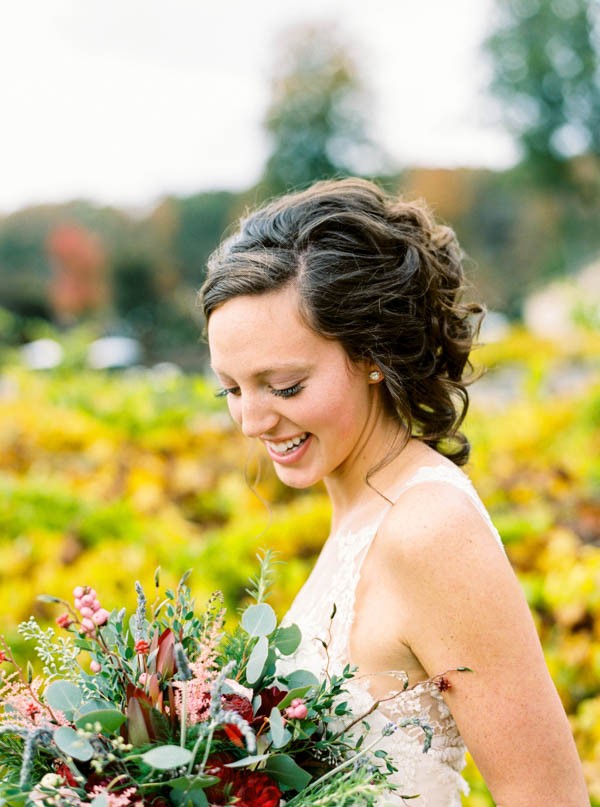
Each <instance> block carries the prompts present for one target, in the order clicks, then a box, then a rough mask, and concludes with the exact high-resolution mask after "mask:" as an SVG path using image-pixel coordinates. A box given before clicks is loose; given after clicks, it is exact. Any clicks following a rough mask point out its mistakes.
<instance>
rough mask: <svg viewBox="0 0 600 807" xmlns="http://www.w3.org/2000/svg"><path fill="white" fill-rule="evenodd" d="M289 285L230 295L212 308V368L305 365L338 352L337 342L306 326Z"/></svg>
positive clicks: (236, 372) (253, 370) (246, 371)
mask: <svg viewBox="0 0 600 807" xmlns="http://www.w3.org/2000/svg"><path fill="white" fill-rule="evenodd" d="M298 302H299V300H298V293H297V291H296V289H295V288H294V287H293V286H287V287H285V288H283V289H279V290H277V291H274V292H268V293H266V294H258V295H251V296H240V297H234V298H233V299H231V300H228V301H227V302H226V303H224V304H223V305H222V306H219V308H217V309H216V310H215V311H213V313H212V314H211V317H210V320H209V323H208V344H209V348H210V354H211V364H212V366H213V368H214V370H215V371H216V372H217V373H222V374H225V375H228V376H231V377H233V378H236V379H237V378H239V377H241V376H242V375H248V376H250V375H254V374H257V373H263V372H266V371H269V370H276V369H280V368H285V366H292V365H294V364H297V365H304V366H306V365H308V364H314V363H315V362H316V361H319V360H321V359H326V358H327V357H330V356H331V353H332V351H333V352H335V353H337V352H340V351H341V352H342V353H343V349H342V347H341V345H339V344H338V343H337V342H332V341H331V340H328V339H325V338H324V337H323V336H321V335H320V334H318V333H316V332H315V331H313V330H312V329H311V328H309V327H308V326H307V325H306V324H305V322H304V320H303V319H302V317H301V315H300V310H299V305H298Z"/></svg>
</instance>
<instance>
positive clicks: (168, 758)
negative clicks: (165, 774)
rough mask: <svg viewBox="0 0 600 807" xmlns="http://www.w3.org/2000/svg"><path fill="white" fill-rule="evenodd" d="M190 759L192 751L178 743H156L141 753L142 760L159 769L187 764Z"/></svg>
mask: <svg viewBox="0 0 600 807" xmlns="http://www.w3.org/2000/svg"><path fill="white" fill-rule="evenodd" d="M191 759H192V752H191V751H189V750H188V749H187V748H182V747H181V746H180V745H157V746H155V747H154V748H151V749H150V750H149V751H146V753H145V754H142V755H141V760H142V762H145V763H146V765H150V767H151V768H157V769H158V770H161V771H168V770H171V769H172V768H179V767H180V766H182V765H187V764H188V763H189V762H190V760H191Z"/></svg>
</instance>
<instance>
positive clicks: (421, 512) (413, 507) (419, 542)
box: [378, 481, 510, 574]
mask: <svg viewBox="0 0 600 807" xmlns="http://www.w3.org/2000/svg"><path fill="white" fill-rule="evenodd" d="M378 540H379V549H380V551H381V552H382V553H383V555H384V556H385V557H386V558H387V560H388V561H390V562H392V563H394V565H398V567H399V568H400V569H402V568H407V567H410V569H411V571H412V573H413V574H414V573H415V572H417V571H418V570H419V569H424V570H427V567H428V566H432V567H434V568H435V569H437V570H440V569H444V568H446V569H447V568H448V567H452V566H458V567H459V568H462V569H464V568H465V564H466V562H467V560H468V558H472V559H474V558H477V557H479V558H480V560H481V562H485V563H486V564H487V563H490V562H491V561H493V562H494V563H498V564H500V565H501V566H504V567H507V568H510V567H509V564H508V562H507V560H506V556H505V554H504V552H503V550H502V548H501V546H500V545H499V543H498V540H497V538H496V535H495V534H494V533H493V532H492V530H491V528H490V526H489V524H488V523H487V522H486V520H485V519H484V518H483V517H482V514H481V513H480V512H479V510H478V509H477V507H476V506H475V503H474V502H473V500H472V499H471V498H470V496H468V495H467V494H466V493H465V492H463V491H462V490H461V489H460V488H458V487H456V486H454V485H450V484H447V483H445V482H432V481H430V482H427V483H426V484H418V485H414V486H412V487H410V488H409V489H408V490H406V491H405V492H404V493H403V494H402V495H401V496H400V498H399V499H398V501H397V502H396V503H395V504H394V505H393V507H392V508H391V509H390V511H389V512H388V514H387V515H386V517H385V519H384V521H383V522H382V524H381V526H380V528H379V538H378Z"/></svg>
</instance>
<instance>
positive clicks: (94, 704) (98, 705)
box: [74, 698, 113, 720]
mask: <svg viewBox="0 0 600 807" xmlns="http://www.w3.org/2000/svg"><path fill="white" fill-rule="evenodd" d="M112 708H113V706H112V704H110V703H109V702H108V701H103V700H100V698H92V699H91V700H89V701H84V702H83V703H82V704H81V706H79V707H78V708H77V712H76V713H75V715H74V717H75V719H76V720H78V719H79V718H80V717H81V716H82V715H87V714H89V713H90V712H98V711H100V710H102V709H112Z"/></svg>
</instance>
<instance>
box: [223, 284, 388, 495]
mask: <svg viewBox="0 0 600 807" xmlns="http://www.w3.org/2000/svg"><path fill="white" fill-rule="evenodd" d="M208 341H209V347H210V353H211V364H212V367H213V369H214V372H215V374H216V376H217V378H218V380H219V383H220V384H221V385H222V388H223V394H225V395H227V403H228V405H229V411H230V413H231V415H232V417H233V419H234V420H235V421H236V422H237V423H238V424H239V425H240V427H241V429H242V431H243V433H244V434H245V435H247V436H248V437H256V438H258V439H259V440H261V441H262V442H263V443H264V445H265V447H266V449H267V452H268V454H269V456H270V458H271V460H272V461H273V463H274V464H275V469H276V472H277V475H278V476H279V478H280V479H281V480H282V482H284V483H285V484H286V485H289V486H291V487H296V488H304V487H307V486H309V485H312V484H314V483H315V482H318V481H319V480H321V479H327V478H328V477H332V476H336V475H340V474H344V473H345V472H347V471H348V470H349V469H350V468H351V467H352V464H353V460H354V458H356V457H358V456H359V454H360V452H361V450H362V448H364V442H365V439H366V437H367V436H368V434H369V432H370V426H371V422H370V419H372V417H373V413H374V403H375V400H376V397H377V395H376V392H375V388H376V385H374V384H373V383H370V381H369V377H368V373H369V370H370V369H371V370H372V369H373V367H369V366H368V365H367V364H366V363H365V364H363V363H360V364H354V363H352V362H350V360H349V359H348V357H347V355H346V352H345V351H344V349H343V348H342V346H341V345H340V344H339V343H338V342H335V341H332V340H329V339H325V338H324V337H322V336H321V335H320V334H318V333H315V332H314V331H313V330H311V329H310V328H308V327H307V326H306V325H305V324H304V322H303V320H302V319H301V317H300V313H299V310H298V293H297V291H296V289H295V287H294V286H293V285H288V286H286V287H284V288H283V289H280V290H277V291H275V292H269V293H267V294H260V295H256V296H241V297H235V298H233V299H232V300H229V301H228V302H226V303H224V304H223V305H222V306H220V307H219V308H217V309H216V310H215V311H214V312H213V313H212V314H211V317H210V320H209V324H208ZM361 438H363V439H361Z"/></svg>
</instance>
